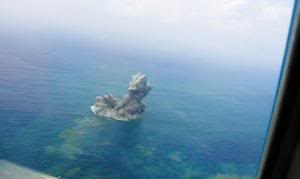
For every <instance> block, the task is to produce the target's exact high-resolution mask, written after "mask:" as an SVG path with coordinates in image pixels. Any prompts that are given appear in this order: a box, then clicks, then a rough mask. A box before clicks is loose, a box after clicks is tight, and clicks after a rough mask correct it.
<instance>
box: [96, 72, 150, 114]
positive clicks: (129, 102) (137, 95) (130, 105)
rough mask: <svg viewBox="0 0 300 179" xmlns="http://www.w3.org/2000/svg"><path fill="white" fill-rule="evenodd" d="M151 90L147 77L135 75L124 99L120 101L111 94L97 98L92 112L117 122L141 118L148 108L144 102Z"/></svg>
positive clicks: (139, 74)
mask: <svg viewBox="0 0 300 179" xmlns="http://www.w3.org/2000/svg"><path fill="white" fill-rule="evenodd" d="M151 89H152V87H151V86H150V84H149V83H148V81H147V76H146V75H144V74H141V73H138V74H135V75H133V76H132V78H131V81H130V82H129V86H128V93H127V94H125V95H124V97H123V99H118V98H116V97H114V96H113V95H111V94H108V95H104V96H97V97H96V103H95V105H93V106H91V111H92V112H93V113H94V114H96V115H98V116H104V117H110V118H114V119H117V120H132V119H137V118H140V117H142V114H143V112H144V111H145V107H146V106H145V104H143V103H142V100H143V98H144V97H146V96H147V94H148V93H149V91H150V90H151Z"/></svg>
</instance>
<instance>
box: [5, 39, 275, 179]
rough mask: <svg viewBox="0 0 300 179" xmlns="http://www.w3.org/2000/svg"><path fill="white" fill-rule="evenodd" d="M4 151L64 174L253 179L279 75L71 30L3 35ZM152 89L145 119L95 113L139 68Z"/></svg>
mask: <svg viewBox="0 0 300 179" xmlns="http://www.w3.org/2000/svg"><path fill="white" fill-rule="evenodd" d="M1 38H2V41H1V42H0V63H1V65H0V124H1V125H0V136H1V137H0V159H5V160H8V161H12V162H14V163H16V164H19V165H22V166H26V167H29V168H32V169H35V170H38V171H41V172H45V173H47V174H50V175H53V176H61V177H62V178H210V179H216V178H233V179H234V178H239V177H242V178H243V179H246V178H253V177H254V176H255V173H256V170H257V167H258V164H259V160H260V155H261V151H262V148H263V144H264V140H265V134H266V130H267V127H268V121H269V118H270V112H271V109H272V105H273V98H274V93H275V90H276V89H275V86H276V83H277V81H276V78H277V76H278V74H277V73H275V72H272V71H271V70H270V71H268V70H262V69H255V68H249V67H247V66H242V65H238V64H220V65H218V63H217V61H215V62H214V63H211V62H210V60H208V59H206V58H205V57H203V58H199V59H196V61H197V63H195V64H192V62H185V58H188V57H185V56H184V55H176V54H174V55H173V56H169V57H168V56H166V55H162V54H143V53H141V52H139V53H138V52H137V53H134V51H130V52H129V51H128V52H126V50H123V51H122V50H118V49H117V48H113V47H111V46H105V45H95V46H93V45H88V43H86V44H85V42H81V41H80V40H72V38H67V37H66V38H63V37H60V38H56V37H55V38H33V39H30V38H16V37H14V38H13V37H1ZM137 72H142V73H145V74H147V76H148V78H149V81H150V83H151V84H152V86H153V90H152V91H151V92H150V94H149V95H148V96H147V97H146V99H145V103H146V105H147V107H146V112H145V113H144V117H143V118H142V119H140V120H135V121H129V122H124V121H116V120H112V119H103V118H97V117H95V116H93V114H92V113H91V112H90V111H89V107H90V106H91V105H92V104H93V103H94V101H95V97H96V96H97V95H103V94H106V93H112V94H114V95H117V96H122V95H123V94H124V93H125V92H126V89H127V85H128V82H129V80H130V78H131V76H132V75H133V74H135V73H137Z"/></svg>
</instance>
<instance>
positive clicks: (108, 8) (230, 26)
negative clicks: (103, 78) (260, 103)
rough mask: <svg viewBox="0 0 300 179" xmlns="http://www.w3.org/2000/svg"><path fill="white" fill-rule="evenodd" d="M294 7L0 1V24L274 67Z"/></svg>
mask: <svg viewBox="0 0 300 179" xmlns="http://www.w3.org/2000/svg"><path fill="white" fill-rule="evenodd" d="M292 6H293V1H292V0H209V1H208V0H1V2H0V27H2V29H4V28H6V29H9V28H11V29H17V30H19V31H30V30H31V31H41V32H43V31H45V32H46V31H47V32H64V33H70V34H75V35H77V36H82V37H85V38H87V39H90V40H93V41H107V42H111V43H114V44H117V45H118V46H120V47H124V48H133V49H136V50H149V51H151V52H157V53H181V54H188V55H189V56H191V57H193V58H192V59H193V60H196V61H197V60H199V59H201V58H203V57H205V58H211V59H213V60H216V62H220V63H233V62H234V63H244V64H252V65H253V64H254V65H257V66H266V67H270V68H275V69H276V68H278V67H279V66H280V64H281V61H282V56H283V51H284V46H285V42H286V38H287V32H288V27H289V23H290V18H291V13H292ZM0 33H1V30H0ZM183 60H186V59H183Z"/></svg>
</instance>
